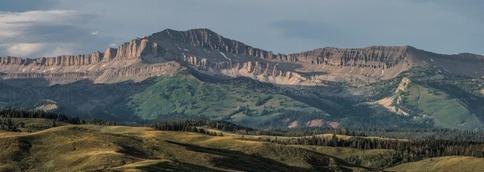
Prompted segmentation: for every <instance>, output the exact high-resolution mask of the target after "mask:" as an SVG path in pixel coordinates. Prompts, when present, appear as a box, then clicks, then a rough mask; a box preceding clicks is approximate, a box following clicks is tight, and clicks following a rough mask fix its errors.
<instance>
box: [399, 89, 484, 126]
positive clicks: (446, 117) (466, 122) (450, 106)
mask: <svg viewBox="0 0 484 172" xmlns="http://www.w3.org/2000/svg"><path fill="white" fill-rule="evenodd" d="M401 97H402V105H403V106H404V107H406V108H408V109H410V110H411V111H416V112H420V113H423V114H425V115H428V116H430V117H431V118H432V119H433V121H434V123H435V126H437V127H443V128H458V127H459V128H468V129H469V128H470V129H472V128H476V127H481V126H482V124H481V123H480V122H479V118H477V117H476V116H475V114H473V113H472V112H471V111H470V110H469V107H468V105H467V104H466V103H465V102H463V101H462V100H460V99H458V98H456V97H453V96H451V95H449V94H448V93H446V92H444V91H441V90H438V89H434V88H430V87H425V86H422V85H419V84H415V83H411V84H410V85H409V86H408V88H407V89H406V90H405V91H403V92H402V94H401Z"/></svg>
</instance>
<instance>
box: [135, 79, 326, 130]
mask: <svg viewBox="0 0 484 172" xmlns="http://www.w3.org/2000/svg"><path fill="white" fill-rule="evenodd" d="M128 104H129V106H130V107H131V108H132V109H134V113H135V114H136V115H138V116H139V117H140V118H141V119H144V120H157V119H163V118H169V117H170V115H173V114H180V115H184V116H185V117H187V118H189V117H197V116H203V117H208V118H210V119H216V120H228V121H232V122H235V123H239V124H243V125H245V126H251V127H255V126H261V125H265V126H266V127H271V124H273V126H272V127H279V126H281V125H285V126H286V127H287V124H288V123H289V122H292V121H295V120H300V121H301V123H306V121H308V120H312V119H325V118H326V117H327V116H329V115H328V114H327V113H326V112H324V111H322V110H320V109H317V108H314V107H312V106H309V105H307V104H305V103H302V102H300V101H297V100H294V99H292V98H290V97H287V96H284V95H280V94H272V93H266V92H259V91H256V90H253V89H250V88H247V87H246V86H244V85H232V84H215V83H209V82H202V81H200V80H198V79H197V78H195V77H193V76H191V75H177V76H175V77H162V78H157V79H156V81H155V83H154V84H152V85H150V86H149V87H147V88H146V89H144V90H143V91H141V92H138V93H136V94H134V95H132V96H131V97H130V98H129V103H128ZM283 120H286V121H287V122H283Z"/></svg>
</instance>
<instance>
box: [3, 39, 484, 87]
mask: <svg viewBox="0 0 484 172" xmlns="http://www.w3.org/2000/svg"><path fill="white" fill-rule="evenodd" d="M414 66H432V67H439V68H442V69H443V70H445V71H448V72H450V73H456V74H462V75H467V76H478V77H479V76H484V67H483V66H484V57H483V56H479V55H473V54H458V55H440V54H435V53H430V52H425V51H422V50H418V49H416V48H413V47H409V46H372V47H366V48H320V49H315V50H311V51H306V52H301V53H294V54H275V53H272V52H270V51H265V50H262V49H258V48H254V47H251V46H248V45H245V44H244V43H241V42H238V41H235V40H231V39H227V38H224V37H222V36H220V35H218V34H217V33H215V32H212V31H210V30H208V29H193V30H188V31H175V30H170V29H167V30H164V31H162V32H158V33H155V34H152V35H150V36H147V37H143V38H138V39H134V40H132V41H129V42H126V43H124V44H122V45H121V46H119V47H118V48H107V49H106V50H104V51H103V52H98V51H96V52H94V53H90V54H81V55H64V56H57V57H42V58H37V59H23V58H18V57H0V73H3V74H1V75H0V76H1V78H3V79H15V78H45V79H47V80H49V81H51V82H53V83H68V82H72V81H77V80H83V79H89V80H93V81H95V82H97V83H103V82H118V81H124V80H135V81H139V80H143V79H146V78H148V77H152V76H159V75H167V74H173V73H176V72H178V71H179V70H181V69H182V68H183V67H188V68H193V69H196V70H198V71H199V72H204V73H207V74H211V75H216V76H222V77H240V76H243V77H249V78H253V79H256V80H259V81H263V82H270V83H275V84H283V85H321V84H322V83H324V82H325V81H343V82H348V83H354V84H369V83H374V82H378V81H381V80H386V79H391V78H394V77H396V76H397V75H398V74H400V73H402V72H404V71H407V70H409V69H410V68H412V67H414Z"/></svg>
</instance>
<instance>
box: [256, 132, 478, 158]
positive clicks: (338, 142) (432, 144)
mask: <svg viewBox="0 0 484 172" xmlns="http://www.w3.org/2000/svg"><path fill="white" fill-rule="evenodd" d="M261 140H262V141H266V142H271V143H277V144H284V145H317V146H330V147H348V148H356V149H363V150H369V149H389V150H395V153H394V154H393V157H392V162H389V164H388V166H393V165H396V164H399V163H404V162H412V161H418V160H422V159H424V158H431V157H438V156H454V155H455V156H475V157H484V143H483V142H475V141H459V140H442V139H416V140H412V139H409V140H398V139H384V138H363V137H351V138H349V139H343V138H340V137H338V136H337V135H336V134H333V135H332V137H330V138H327V137H322V136H314V135H313V136H309V137H295V138H294V137H283V138H281V137H266V138H264V137H263V138H261ZM348 161H349V162H351V163H356V164H357V162H358V161H359V159H358V158H354V159H349V160H348Z"/></svg>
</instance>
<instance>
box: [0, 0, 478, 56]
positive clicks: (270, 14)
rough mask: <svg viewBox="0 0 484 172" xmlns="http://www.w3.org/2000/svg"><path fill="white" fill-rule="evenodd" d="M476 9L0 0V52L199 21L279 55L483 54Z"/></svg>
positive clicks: (68, 47) (123, 36)
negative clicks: (330, 51) (407, 50)
mask: <svg viewBox="0 0 484 172" xmlns="http://www.w3.org/2000/svg"><path fill="white" fill-rule="evenodd" d="M254 4H257V5H254ZM106 7H109V8H106ZM483 8H484V2H482V1H481V0H461V1H460V0H459V1H456V0H364V1H363V0H305V1H304V2H301V1H294V0H263V1H261V0H243V1H242V0H239V1H236V0H205V1H198V0H163V1H160V0H143V1H141V2H138V1H137V2H133V1H131V0H103V1H99V0H83V1H78V0H38V1H37V0H36V1H32V2H31V1H23V0H0V11H10V12H0V55H8V53H7V48H8V47H9V46H14V45H15V44H19V43H42V44H45V46H44V47H45V48H46V49H50V50H48V51H47V50H45V51H46V52H41V51H38V52H37V53H36V52H31V55H28V56H30V57H35V56H39V55H43V54H53V53H54V50H55V49H62V51H55V52H58V53H66V52H73V53H87V52H91V51H94V50H98V49H103V48H105V47H108V46H113V45H120V43H122V42H125V41H129V40H130V39H133V38H135V37H141V36H145V35H149V34H151V33H153V32H158V31H161V30H163V29H166V28H172V29H176V30H187V29H191V28H202V27H203V28H210V29H212V30H214V31H216V32H218V33H220V34H221V35H224V36H226V37H228V38H232V39H236V40H239V41H242V42H245V43H248V44H249V45H252V46H255V47H258V48H263V49H267V50H272V51H275V52H281V53H287V52H299V51H305V50H308V49H312V48H319V47H326V46H331V47H364V46H370V45H413V46H416V47H418V48H422V49H426V50H429V51H434V52H439V53H459V52H471V53H480V54H484V49H483V47H482V46H481V45H482V38H483V37H484V32H482V30H484V23H483V22H482V21H484V10H482V9H483ZM56 9H57V10H56ZM59 9H63V10H59ZM7 19H8V22H7ZM6 44H8V45H6ZM110 44H113V45H110Z"/></svg>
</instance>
